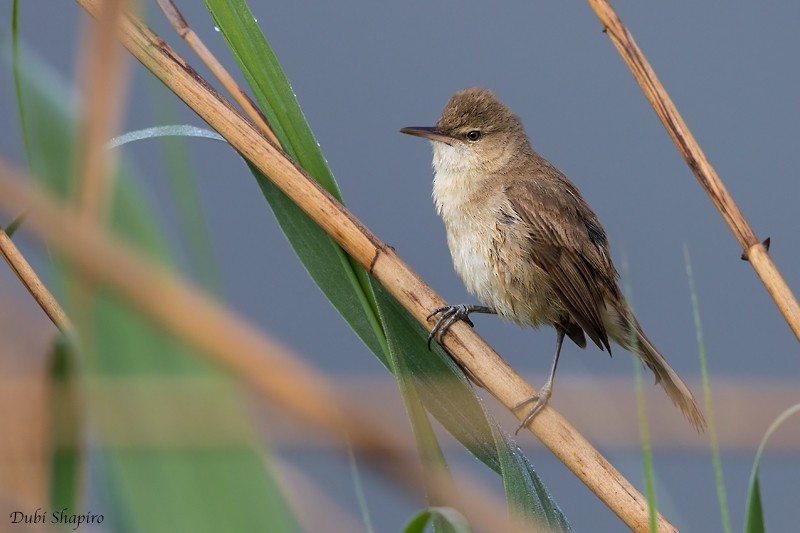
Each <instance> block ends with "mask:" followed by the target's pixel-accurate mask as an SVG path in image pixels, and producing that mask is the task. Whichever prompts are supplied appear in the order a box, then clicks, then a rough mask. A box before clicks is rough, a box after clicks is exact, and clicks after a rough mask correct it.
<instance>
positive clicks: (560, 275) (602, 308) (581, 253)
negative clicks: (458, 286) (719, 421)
mask: <svg viewBox="0 0 800 533" xmlns="http://www.w3.org/2000/svg"><path fill="white" fill-rule="evenodd" d="M400 131H401V132H402V133H406V134H409V135H415V136H418V137H423V138H425V139H428V140H429V141H431V143H432V145H433V169H434V172H435V177H434V180H433V200H434V203H435V204H436V211H437V212H438V214H439V215H440V216H441V218H442V220H443V221H444V225H445V229H446V231H447V244H448V246H449V248H450V253H451V255H452V257H453V263H454V266H455V269H456V272H458V274H459V275H460V276H461V279H462V280H463V281H464V284H465V285H466V287H467V289H468V290H469V292H470V293H472V294H473V295H474V296H476V297H477V298H478V300H480V301H481V302H482V303H483V304H484V305H455V306H445V307H442V308H439V309H436V310H434V311H433V313H431V315H430V316H429V317H428V318H431V317H434V316H439V319H438V321H437V323H436V325H435V326H434V327H433V329H432V330H431V332H430V336H429V339H428V340H429V342H430V339H432V338H434V337H435V336H436V335H437V334H438V335H439V339H441V338H442V336H443V335H444V334H445V333H446V332H447V330H448V328H449V327H450V326H451V325H452V324H453V323H454V322H456V321H457V320H464V321H466V322H467V323H469V324H470V325H472V322H471V321H470V319H469V314H470V313H493V314H498V315H500V316H502V317H504V318H507V319H510V320H513V321H514V322H517V323H519V324H528V325H531V326H533V327H538V326H539V325H541V324H546V325H549V326H552V327H554V328H555V330H556V333H557V342H556V354H555V358H554V360H553V366H552V370H551V372H550V377H549V379H548V380H547V383H546V384H545V385H544V386H543V387H542V388H541V389H540V390H539V394H538V395H537V396H534V397H533V398H530V399H528V400H526V401H524V402H521V403H520V404H519V405H517V406H516V407H520V406H522V405H524V404H527V403H533V407H532V409H531V410H530V411H529V412H528V414H527V416H526V417H525V419H524V420H523V422H522V424H521V425H520V428H522V427H525V426H526V425H527V424H528V423H529V422H530V421H531V420H532V419H533V417H534V416H536V414H537V413H538V412H539V411H540V410H541V409H542V408H543V407H544V406H545V405H546V404H547V402H548V400H549V398H550V396H551V394H552V390H553V378H554V376H555V372H556V367H557V365H558V358H559V355H560V353H561V345H562V343H563V341H564V336H565V335H566V336H567V337H569V338H570V339H571V340H572V341H573V342H574V343H575V344H577V345H578V346H580V347H581V348H584V347H586V336H588V337H589V338H590V339H591V340H592V341H593V342H594V343H595V344H596V345H597V346H598V347H599V348H600V349H601V350H608V352H609V354H610V353H611V346H610V344H609V339H610V340H613V341H614V342H616V343H617V344H619V345H620V346H622V347H623V348H625V349H626V350H629V351H631V352H633V353H634V354H636V355H637V356H638V357H639V358H640V359H641V360H642V362H643V363H644V364H645V365H647V367H648V368H650V370H652V371H653V373H654V374H655V377H656V382H657V383H661V385H662V386H663V387H664V390H665V391H666V392H667V394H668V395H669V397H670V399H671V400H672V401H673V402H674V403H675V405H677V406H678V407H679V408H680V409H681V411H683V414H684V415H685V416H686V418H687V419H689V421H690V422H691V423H692V424H693V425H694V427H695V428H696V429H697V430H698V431H702V430H703V429H704V428H705V420H704V418H703V415H702V413H701V412H700V410H699V409H698V407H697V403H696V402H695V400H694V397H693V396H692V393H691V392H690V391H689V388H688V387H687V386H686V384H684V382H683V381H681V378H680V377H678V375H677V374H676V373H675V371H674V370H672V368H670V366H669V365H668V364H667V361H666V360H665V359H664V357H663V356H662V355H661V354H660V353H659V352H658V350H656V348H655V346H653V343H652V342H650V340H649V339H648V338H647V336H646V335H645V334H644V332H643V331H642V328H641V327H640V326H639V322H638V321H637V320H636V317H635V316H634V315H633V312H632V311H631V309H630V307H629V306H628V303H627V302H626V301H625V297H624V296H623V295H622V291H621V290H620V288H619V285H618V283H617V280H618V278H619V274H618V273H617V270H616V268H615V267H614V264H613V263H612V261H611V255H610V253H609V246H608V239H607V237H606V232H605V230H604V229H603V226H602V225H601V224H600V221H599V220H598V219H597V215H595V214H594V212H593V211H592V209H591V208H590V207H589V205H588V204H587V203H586V200H584V198H583V196H581V193H580V192H579V191H578V189H577V188H576V187H575V185H573V184H572V182H570V181H569V180H568V179H567V177H566V176H564V174H562V173H561V172H560V171H559V170H558V169H557V168H556V167H554V166H553V165H552V164H550V163H549V162H548V161H547V160H546V159H544V158H543V157H542V156H540V155H539V154H538V153H536V152H535V151H534V150H533V148H532V146H531V143H530V141H529V140H528V136H527V135H526V133H525V130H524V128H523V126H522V122H521V121H520V119H519V118H518V117H517V116H516V115H514V113H512V112H511V110H510V109H509V108H508V107H506V106H505V105H504V104H503V103H502V102H501V101H500V100H499V99H498V98H497V97H496V96H495V95H494V94H493V93H492V92H491V91H488V90H486V89H481V88H470V89H464V90H462V91H459V92H457V93H455V94H454V95H453V96H452V97H451V98H450V101H449V102H447V105H446V106H445V108H444V111H443V112H442V116H441V117H440V118H439V121H438V122H436V125H435V126H434V127H432V128H431V127H424V128H422V127H413V128H403V129H402V130H400Z"/></svg>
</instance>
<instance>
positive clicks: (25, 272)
mask: <svg viewBox="0 0 800 533" xmlns="http://www.w3.org/2000/svg"><path fill="white" fill-rule="evenodd" d="M0 255H2V256H3V259H5V260H6V263H8V266H10V267H11V270H13V271H14V274H16V275H17V277H18V278H19V280H20V281H21V282H22V284H23V285H24V286H25V288H26V289H28V292H30V293H31V296H33V299H34V300H36V303H38V304H39V306H40V307H41V308H42V310H43V311H44V312H45V314H46V315H47V316H48V317H49V318H50V320H52V321H53V324H55V326H56V327H57V328H58V329H59V330H60V331H61V333H64V334H65V335H68V334H72V332H73V329H72V324H71V323H70V321H69V318H67V315H66V314H65V313H64V310H63V309H61V306H60V305H58V302H57V301H56V299H55V297H53V294H52V293H51V292H50V291H49V290H47V287H45V286H44V283H42V280H41V279H40V278H39V276H38V275H37V274H36V271H35V270H33V268H32V267H31V265H30V263H28V261H27V260H26V259H25V256H23V255H22V252H20V251H19V248H17V246H16V245H15V244H14V241H12V240H11V237H9V236H8V234H7V233H6V232H5V230H4V229H3V228H2V227H0Z"/></svg>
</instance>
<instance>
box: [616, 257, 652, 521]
mask: <svg viewBox="0 0 800 533" xmlns="http://www.w3.org/2000/svg"><path fill="white" fill-rule="evenodd" d="M622 286H623V289H624V291H625V298H627V300H628V305H630V307H631V309H633V288H632V287H631V283H630V267H629V265H628V254H626V253H624V252H623V254H622ZM632 361H633V375H634V382H635V383H636V407H637V412H638V417H639V441H640V443H641V446H642V468H643V469H644V485H645V495H646V496H647V516H648V522H649V528H650V532H651V533H656V532H657V531H658V522H657V518H656V513H657V509H658V507H657V505H658V500H657V499H656V482H655V469H654V468H653V449H652V447H651V445H650V430H649V428H648V426H647V402H646V401H645V397H644V386H643V384H642V367H641V365H642V362H641V361H640V360H639V359H638V358H637V357H634V358H633V359H632Z"/></svg>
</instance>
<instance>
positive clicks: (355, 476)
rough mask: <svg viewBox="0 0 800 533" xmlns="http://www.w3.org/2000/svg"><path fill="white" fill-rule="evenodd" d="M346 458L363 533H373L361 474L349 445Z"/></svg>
mask: <svg viewBox="0 0 800 533" xmlns="http://www.w3.org/2000/svg"><path fill="white" fill-rule="evenodd" d="M347 458H348V460H349V463H350V478H351V479H352V480H353V489H354V490H355V493H356V501H357V502H358V511H359V512H360V513H361V521H362V522H363V523H364V531H365V533H375V529H374V528H373V527H372V518H371V517H370V514H369V505H368V504H367V497H366V495H365V494H364V487H363V485H362V484H361V474H359V472H358V462H357V461H356V455H355V454H354V453H353V448H352V446H350V443H348V445H347Z"/></svg>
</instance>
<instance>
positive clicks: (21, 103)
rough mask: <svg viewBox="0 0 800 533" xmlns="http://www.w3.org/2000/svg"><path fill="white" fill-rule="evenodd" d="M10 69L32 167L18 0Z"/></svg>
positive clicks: (13, 9)
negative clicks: (22, 67) (20, 44)
mask: <svg viewBox="0 0 800 533" xmlns="http://www.w3.org/2000/svg"><path fill="white" fill-rule="evenodd" d="M11 71H12V76H13V77H14V90H15V92H16V93H17V111H18V112H19V125H20V129H21V133H22V144H23V146H24V147H25V160H26V161H27V162H28V169H32V168H33V159H32V157H31V145H30V140H29V139H28V121H27V119H26V118H25V96H24V94H25V93H24V92H23V91H22V78H21V76H20V65H19V0H14V3H13V5H12V6H11ZM9 235H11V233H9Z"/></svg>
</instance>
